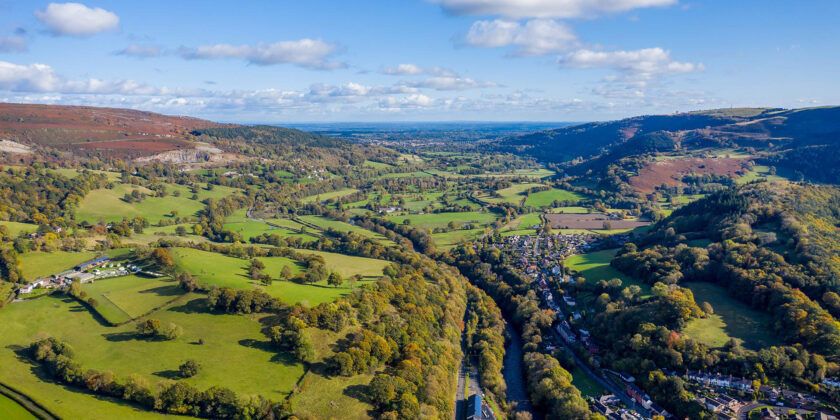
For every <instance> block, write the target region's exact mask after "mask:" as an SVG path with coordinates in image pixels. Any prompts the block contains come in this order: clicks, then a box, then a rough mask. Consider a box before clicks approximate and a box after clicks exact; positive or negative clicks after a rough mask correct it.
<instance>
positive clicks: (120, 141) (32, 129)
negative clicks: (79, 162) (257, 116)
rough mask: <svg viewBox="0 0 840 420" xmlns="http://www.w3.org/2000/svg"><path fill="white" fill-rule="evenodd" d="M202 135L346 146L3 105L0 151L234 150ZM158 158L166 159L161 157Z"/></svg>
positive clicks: (193, 121)
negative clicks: (2, 142) (212, 145)
mask: <svg viewBox="0 0 840 420" xmlns="http://www.w3.org/2000/svg"><path fill="white" fill-rule="evenodd" d="M199 137H204V138H202V140H205V138H206V139H208V140H210V141H211V142H212V141H213V140H229V141H234V142H237V141H238V142H253V143H260V144H273V145H277V144H288V145H310V146H336V145H339V144H343V142H341V141H338V140H333V139H330V138H328V137H326V136H322V135H317V134H310V133H306V132H304V131H300V130H293V129H287V128H280V127H272V126H244V125H235V124H220V123H215V122H212V121H207V120H202V119H198V118H191V117H182V116H170V115H163V114H156V113H152V112H145V111H137V110H131V109H118V108H97V107H87V106H63V105H33V104H9V103H0V140H8V142H5V143H4V146H6V147H4V148H3V149H2V150H0V152H2V151H5V152H6V153H8V154H14V155H20V154H24V153H20V152H21V150H25V149H26V147H29V148H31V149H33V150H35V151H36V152H42V153H44V154H48V153H49V151H50V150H56V151H58V152H62V153H70V154H72V155H75V156H81V157H89V156H102V157H116V158H121V159H126V158H128V159H133V158H140V157H146V158H148V157H157V158H159V159H161V160H166V161H174V162H176V163H184V162H189V161H209V160H214V159H213V156H214V155H219V154H221V153H222V152H224V151H233V150H226V149H225V148H222V149H221V150H220V149H219V148H218V147H209V146H207V145H202V144H196V142H197V140H198V139H199ZM12 142H14V143H12ZM15 143H16V144H15ZM21 145H23V147H21ZM173 152H175V153H173ZM158 154H163V155H160V156H156V155H158ZM231 158H235V156H230V155H228V156H218V157H217V158H216V160H230V159H231Z"/></svg>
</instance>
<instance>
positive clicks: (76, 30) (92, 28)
mask: <svg viewBox="0 0 840 420" xmlns="http://www.w3.org/2000/svg"><path fill="white" fill-rule="evenodd" d="M35 17H36V18H38V20H39V21H41V23H43V24H44V25H46V26H47V27H48V28H50V31H51V32H52V33H54V34H56V35H76V36H89V35H93V34H96V33H99V32H105V31H110V30H114V29H117V28H118V27H119V24H120V18H119V16H117V15H116V14H114V13H113V12H109V11H107V10H105V9H102V8H98V7H97V8H94V9H91V8H89V7H87V6H85V5H84V4H81V3H50V4H49V5H47V8H46V9H44V10H36V11H35Z"/></svg>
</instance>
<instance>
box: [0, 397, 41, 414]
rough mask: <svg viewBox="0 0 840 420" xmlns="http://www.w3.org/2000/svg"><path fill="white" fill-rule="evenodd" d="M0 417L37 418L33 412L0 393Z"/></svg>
mask: <svg viewBox="0 0 840 420" xmlns="http://www.w3.org/2000/svg"><path fill="white" fill-rule="evenodd" d="M0 419H7V420H29V419H32V420H37V419H38V417H35V415H34V414H32V413H30V412H29V411H27V410H26V409H25V408H23V406H22V405H20V404H18V403H17V402H15V401H14V400H12V399H11V398H9V397H7V396H5V395H0Z"/></svg>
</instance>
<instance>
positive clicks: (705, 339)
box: [683, 282, 781, 350]
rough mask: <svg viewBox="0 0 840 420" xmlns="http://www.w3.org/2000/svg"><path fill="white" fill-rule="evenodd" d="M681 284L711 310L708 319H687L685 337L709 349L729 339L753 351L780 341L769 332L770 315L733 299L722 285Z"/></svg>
mask: <svg viewBox="0 0 840 420" xmlns="http://www.w3.org/2000/svg"><path fill="white" fill-rule="evenodd" d="M683 286H685V287H687V288H689V289H691V292H692V293H694V301H695V302H697V303H698V304H700V303H702V302H709V303H710V304H711V305H712V308H713V309H714V312H715V313H714V315H712V316H711V317H709V318H703V319H693V320H691V321H689V323H688V325H686V327H685V329H684V330H683V333H684V334H686V335H687V336H689V337H692V338H694V339H696V340H697V341H699V342H701V343H703V344H706V345H707V346H709V347H713V348H717V347H722V346H723V345H724V344H726V342H727V341H729V339H730V338H734V339H735V340H738V341H739V342H741V344H742V345H743V346H744V347H746V348H749V349H754V350H757V349H760V348H763V347H768V346H774V345H779V344H781V343H780V342H779V340H778V339H777V338H776V337H775V336H774V335H773V332H772V329H771V326H772V323H773V320H772V319H771V317H770V315H768V314H766V313H763V312H759V311H755V310H753V309H751V308H749V307H748V306H746V305H744V304H743V303H741V302H739V301H738V300H735V298H733V297H731V296H729V293H727V292H726V289H724V288H723V287H721V286H718V285H716V284H712V283H695V282H692V283H685V284H684V285H683Z"/></svg>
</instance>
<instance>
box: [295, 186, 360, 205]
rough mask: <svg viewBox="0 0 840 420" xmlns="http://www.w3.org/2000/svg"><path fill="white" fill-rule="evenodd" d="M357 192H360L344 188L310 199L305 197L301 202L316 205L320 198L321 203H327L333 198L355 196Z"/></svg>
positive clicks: (310, 197)
mask: <svg viewBox="0 0 840 420" xmlns="http://www.w3.org/2000/svg"><path fill="white" fill-rule="evenodd" d="M356 191H358V190H357V189H355V188H344V189H340V190H335V191H330V192H327V193H323V194H315V195H310V196H308V197H304V198H303V200H301V201H302V202H304V203H314V202H315V201H317V200H318V197H320V200H321V201H326V200H329V199H331V198H338V197H344V196H345V195H350V194H353V193H354V192H356Z"/></svg>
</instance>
